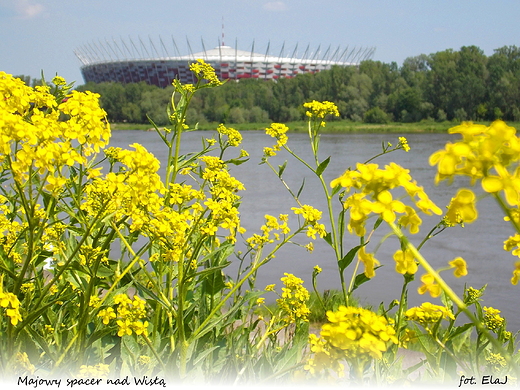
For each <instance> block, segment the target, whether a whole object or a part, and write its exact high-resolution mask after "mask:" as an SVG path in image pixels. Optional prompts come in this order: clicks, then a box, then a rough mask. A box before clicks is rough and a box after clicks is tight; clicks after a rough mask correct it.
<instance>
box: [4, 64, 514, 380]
mask: <svg viewBox="0 0 520 390" xmlns="http://www.w3.org/2000/svg"><path fill="white" fill-rule="evenodd" d="M190 70H191V71H192V72H193V74H194V77H195V80H196V81H195V82H194V83H193V84H182V83H180V82H179V81H178V80H174V81H173V87H174V93H173V94H172V98H171V101H170V103H169V105H168V108H167V110H168V115H169V118H170V126H167V127H165V128H159V127H157V126H156V125H155V124H153V120H152V119H153V118H150V120H151V122H152V124H153V126H154V129H155V131H156V133H157V136H158V137H159V138H160V139H161V140H162V142H163V144H164V147H165V149H166V151H167V157H166V160H165V161H164V162H163V163H164V174H162V175H161V174H160V166H161V164H162V163H161V162H159V160H158V159H157V158H156V157H155V156H154V155H153V154H152V153H150V152H149V151H148V150H147V149H146V148H145V147H144V146H142V145H140V144H132V145H129V148H128V149H123V148H114V147H110V146H109V142H110V136H111V130H110V125H109V122H108V120H107V118H106V114H105V112H104V110H103V109H102V108H101V106H100V105H99V96H98V95H96V94H93V93H90V92H84V93H81V92H77V91H74V90H73V88H72V85H71V84H67V83H66V81H65V80H64V79H63V78H62V77H60V76H56V77H55V78H53V80H52V83H51V84H47V83H46V82H45V80H44V81H43V83H42V85H40V86H36V87H34V88H31V87H28V86H26V85H25V84H24V83H23V82H22V81H21V80H19V79H17V78H14V77H12V76H11V75H8V74H6V73H3V72H1V73H0V91H1V93H2V97H3V98H2V99H0V182H1V183H2V186H1V187H0V371H1V372H2V374H6V375H9V374H15V373H19V374H26V375H28V374H31V375H33V374H35V373H37V374H38V375H44V376H45V375H50V376H51V375H75V376H78V377H81V378H90V377H101V378H108V377H113V378H118V377H121V376H124V375H148V376H150V375H161V376H165V377H167V378H168V379H171V380H177V381H180V382H187V381H199V380H202V381H206V382H209V381H211V382H213V383H226V382H232V383H234V384H240V383H246V382H252V381H258V380H259V379H262V380H275V379H276V380H281V379H283V380H295V379H296V378H302V377H303V378H308V377H311V378H322V379H325V378H328V377H331V376H335V377H336V378H341V377H343V376H346V377H347V378H348V379H349V380H353V381H356V382H357V383H360V384H361V383H366V382H369V383H374V382H378V381H381V380H383V379H385V378H386V379H388V378H390V377H391V376H392V375H393V374H392V373H393V372H395V370H397V368H396V367H398V366H399V365H398V364H397V362H398V358H397V352H398V349H399V348H409V347H412V346H413V347H415V348H417V349H419V350H420V351H421V352H423V353H424V355H425V356H426V361H427V363H425V365H426V364H427V365H428V370H429V372H431V375H432V376H439V375H440V376H443V375H444V376H451V377H453V376H454V375H456V371H455V369H454V368H453V367H462V368H463V369H467V372H469V371H470V370H471V369H474V370H481V367H482V366H486V367H488V368H489V369H492V370H494V372H502V373H506V372H511V370H512V369H513V367H514V366H515V362H517V360H518V356H517V355H515V354H514V348H515V337H514V336H513V335H512V334H511V333H510V332H508V331H507V330H506V327H507V322H506V320H505V318H503V317H502V316H501V315H500V311H498V310H497V309H494V308H491V307H487V306H486V307H482V306H481V304H480V300H481V296H482V294H483V291H484V288H482V289H480V290H476V289H473V288H471V287H469V288H466V289H465V290H464V293H463V297H462V298H460V297H458V296H457V294H455V293H454V292H453V290H452V289H451V288H450V286H448V284H447V283H446V282H445V281H444V279H443V278H442V277H441V276H440V273H441V272H453V274H454V276H455V277H464V276H465V275H467V273H468V267H467V264H466V261H465V260H464V259H463V258H462V257H456V258H455V259H453V260H451V261H450V260H449V259H446V266H445V267H443V268H441V269H434V268H433V267H432V266H431V265H430V263H429V262H428V261H427V260H426V259H425V258H424V257H423V256H422V255H421V253H420V249H421V247H422V246H423V245H424V244H425V243H426V242H427V241H428V240H430V239H432V238H433V237H435V236H436V235H438V234H439V233H441V232H442V231H443V230H445V229H447V228H451V227H453V226H457V225H463V224H464V223H472V222H474V221H475V220H476V219H477V217H478V212H477V209H476V206H475V204H476V201H477V198H476V196H475V195H474V193H473V192H472V191H471V190H469V189H460V190H459V191H458V192H457V193H456V194H455V195H454V197H453V198H452V200H451V202H450V204H449V205H448V206H447V208H446V210H447V211H446V212H445V213H444V215H443V212H442V210H441V208H439V207H438V206H437V205H436V204H435V203H434V202H432V201H431V199H430V198H429V197H428V195H427V194H426V192H425V190H424V188H423V187H422V186H420V185H419V184H418V183H417V182H416V181H415V180H413V178H412V177H411V175H410V172H409V170H407V169H405V168H404V167H401V166H399V165H398V164H395V163H389V164H387V165H386V166H384V167H381V166H379V165H378V164H377V163H376V162H374V160H375V159H376V158H377V157H379V156H380V155H384V154H387V153H390V152H395V151H398V150H403V151H405V152H409V151H410V150H411V149H410V145H409V144H408V141H407V140H406V138H405V137H399V139H398V142H397V144H396V146H393V145H392V144H390V143H387V144H384V143H383V144H382V151H381V153H380V154H378V155H376V156H373V157H371V158H369V159H368V160H366V161H365V162H364V163H361V162H360V163H358V164H356V165H355V167H350V168H347V169H346V170H345V171H344V173H343V174H341V175H340V176H339V177H337V178H335V179H333V180H332V181H330V180H329V179H325V171H326V170H327V167H328V166H329V164H330V162H331V157H327V158H325V159H322V158H321V157H320V152H319V146H320V132H321V131H322V129H323V127H324V126H326V120H328V118H329V117H330V116H333V117H334V116H339V112H338V110H337V107H336V106H335V105H334V103H332V102H328V101H325V102H318V101H313V102H309V103H305V104H304V108H305V109H306V110H307V111H306V115H307V117H308V121H309V122H308V136H309V145H310V150H311V153H312V154H311V156H312V157H311V158H310V160H306V159H304V158H302V157H300V156H298V155H297V154H296V153H294V152H293V151H292V149H291V148H290V146H289V145H290V142H289V141H290V140H289V135H288V134H289V128H288V127H287V126H286V125H284V124H281V123H273V124H272V125H271V126H270V127H268V128H267V129H266V133H267V134H268V135H269V136H271V137H272V138H273V139H274V140H275V141H274V144H273V145H272V146H270V147H266V148H264V155H263V158H262V161H261V163H263V164H266V165H267V166H268V167H269V168H270V169H272V170H273V171H274V172H275V174H276V175H277V176H278V177H279V179H280V181H281V183H282V185H283V186H284V187H285V188H286V189H287V190H288V191H289V193H290V194H291V195H292V197H293V198H294V201H295V204H294V207H292V208H291V209H290V210H287V211H286V212H285V213H282V214H277V215H270V214H266V215H265V216H264V223H263V225H262V226H260V227H259V229H258V231H256V232H246V230H245V229H244V228H243V225H242V216H241V213H240V202H241V197H242V194H243V193H244V191H246V188H245V186H244V184H243V183H241V182H240V181H239V180H238V179H237V178H235V177H233V175H232V166H233V165H240V164H243V163H246V162H247V161H248V160H249V155H248V153H247V151H245V150H240V149H239V148H240V145H241V142H242V135H241V134H240V132H238V131H237V130H235V129H233V128H231V127H228V126H226V125H225V124H220V125H218V126H217V128H216V132H215V133H214V135H213V137H210V138H203V139H202V146H201V148H200V150H198V151H191V152H190V153H188V154H181V152H180V151H181V144H182V139H183V135H184V134H185V133H186V132H188V131H192V130H195V129H196V128H197V127H196V125H195V126H193V127H190V125H189V124H188V123H187V121H186V114H187V111H188V108H189V105H190V102H191V101H192V99H193V96H194V95H195V94H196V93H198V91H200V90H202V89H207V88H215V87H219V86H220V85H221V84H222V82H221V81H220V80H219V79H218V78H217V76H216V73H215V71H214V69H213V68H212V67H211V66H209V65H208V64H206V63H205V62H204V61H203V60H197V61H196V62H195V63H193V64H192V65H191V66H190ZM513 130H514V129H512V128H510V127H508V126H506V125H505V124H503V123H502V122H495V123H493V124H492V125H491V126H490V127H480V126H475V125H468V124H463V125H461V126H459V127H456V128H454V129H452V132H455V133H460V134H462V136H463V139H462V141H460V142H457V143H455V144H448V145H447V146H446V149H445V150H442V151H439V152H437V153H435V154H434V155H433V156H432V157H431V159H430V162H431V163H432V164H436V165H438V174H437V178H436V180H437V181H441V180H444V179H451V178H452V177H454V176H455V175H466V176H469V177H470V178H471V179H472V182H474V183H476V182H480V183H481V185H482V187H483V189H484V191H485V192H487V193H490V194H492V196H494V197H495V198H496V199H497V200H498V202H499V204H500V205H501V206H502V209H503V210H504V212H505V215H506V219H507V220H508V221H509V222H510V223H511V224H512V225H513V227H514V228H515V230H516V235H513V236H511V237H510V238H509V239H507V240H506V241H505V242H504V249H506V250H508V251H512V253H513V255H515V256H516V255H518V254H519V253H520V249H519V248H518V246H519V243H520V238H519V237H520V229H519V228H518V227H519V226H520V217H519V215H520V213H519V212H518V201H519V199H520V197H519V196H518V191H519V188H520V187H519V186H518V185H517V184H518V183H516V180H517V178H516V177H517V176H518V174H517V170H518V169H517V168H516V167H515V165H514V164H515V163H516V162H517V161H518V160H519V159H520V157H519V156H518V153H519V151H520V147H519V145H520V142H519V141H518V139H517V138H516V136H515V135H514V131H513ZM282 152H287V153H288V154H289V155H291V156H293V157H294V158H295V159H296V160H298V161H299V162H300V163H302V164H303V165H304V166H305V167H306V168H307V169H308V170H309V172H310V173H311V175H313V176H314V177H315V178H316V179H317V180H318V181H319V182H320V184H321V187H322V191H323V195H324V197H325V200H326V209H324V210H318V209H317V208H315V207H314V206H313V205H309V204H304V203H302V202H301V201H300V195H301V193H302V191H303V190H304V185H303V184H304V183H303V184H302V186H301V187H300V189H299V190H298V191H293V190H292V189H291V188H290V187H289V186H288V185H287V183H286V182H285V180H284V176H283V175H284V172H285V168H286V166H287V162H285V163H284V164H282V165H280V166H278V167H277V169H276V168H275V167H274V166H273V165H272V164H271V160H270V158H271V157H272V156H275V155H277V154H279V153H282ZM433 214H435V215H439V222H438V224H437V225H435V226H434V227H433V228H432V229H431V230H430V231H429V232H428V233H427V234H426V235H425V237H424V238H423V240H422V241H421V242H420V244H419V245H417V246H415V245H413V244H412V243H411V241H410V240H409V239H408V237H407V236H406V235H405V233H404V232H405V231H408V232H409V234H411V235H417V234H418V233H420V232H421V229H422V227H423V220H422V217H423V216H424V215H433ZM372 220H375V221H374V222H373V223H372ZM385 225H386V226H387V227H388V228H389V231H390V233H388V235H387V236H389V235H393V236H395V237H397V240H395V241H394V244H395V243H397V244H396V245H394V246H393V247H390V245H391V243H390V244H388V243H386V242H385V249H386V248H387V244H388V247H389V249H388V253H390V256H391V257H393V262H392V264H391V266H392V267H393V268H394V267H395V271H396V272H397V273H398V274H400V275H402V277H403V287H402V293H401V296H400V297H392V298H393V299H392V300H391V301H390V302H387V303H386V305H385V304H384V303H383V304H381V306H380V307H379V308H377V309H376V310H372V309H366V308H360V307H357V306H356V305H355V300H354V297H353V293H354V291H355V290H356V289H357V288H358V287H359V286H360V285H362V284H364V283H367V282H370V281H371V280H372V279H375V278H377V277H378V276H377V269H378V268H379V267H380V266H382V265H385V264H384V263H385V257H388V256H384V254H381V252H378V250H379V249H380V247H382V246H381V245H382V243H381V245H377V246H374V245H373V244H371V239H372V237H373V233H374V231H375V230H377V229H379V228H380V227H381V226H385ZM386 238H387V237H385V240H386ZM320 239H323V240H324V241H325V242H326V243H327V244H328V245H329V246H330V247H331V248H332V251H333V253H334V256H333V258H334V266H335V267H336V268H337V270H338V278H339V282H340V284H341V304H340V305H336V304H335V306H334V307H333V310H329V311H328V312H327V322H326V323H324V324H320V325H321V329H320V331H319V334H314V333H311V334H310V332H309V318H311V314H312V313H311V308H310V305H309V298H310V294H309V292H308V290H307V288H306V287H304V281H303V280H302V279H300V278H298V277H297V276H295V275H293V274H290V273H285V274H284V276H282V278H281V282H282V284H283V287H281V288H280V289H279V290H278V291H277V290H276V286H275V285H274V284H272V285H268V286H267V287H265V288H258V287H257V286H256V278H257V275H258V272H259V270H260V268H261V267H264V266H266V265H267V264H268V263H270V262H272V261H276V260H275V258H276V254H277V253H278V251H279V250H280V249H281V248H282V247H283V246H285V245H287V244H294V243H297V246H296V249H295V250H307V251H309V252H311V251H312V250H313V249H314V245H313V241H314V240H320ZM302 240H304V243H303V244H302V243H298V242H299V241H300V242H301V241H302ZM239 245H240V247H239ZM298 246H299V248H298ZM392 254H393V255H392ZM232 261H235V262H236V264H237V267H234V268H235V269H234V270H233V271H232V272H231V271H230V269H231V267H229V266H230V264H231V262H232ZM321 266H324V264H320V265H317V266H316V267H315V268H314V272H313V276H312V287H313V289H314V292H315V293H316V296H317V301H318V302H319V304H321V305H322V306H323V309H324V310H325V306H326V305H325V302H324V301H325V300H324V299H322V298H321V294H320V292H319V285H318V279H319V278H318V276H319V275H320V273H321V270H322V268H321ZM360 268H361V269H360ZM347 271H349V272H350V279H349V277H348V274H347ZM416 275H420V276H418V278H420V282H421V285H420V287H419V288H418V290H417V293H418V294H424V296H428V295H429V296H431V297H433V298H440V299H441V303H442V305H436V304H433V303H429V302H426V303H424V304H422V305H421V306H418V307H415V308H408V293H409V291H408V286H409V284H410V283H411V282H412V281H413V280H414V278H415V277H416ZM519 278H520V262H517V263H516V264H515V269H514V270H513V276H512V279H511V281H512V283H513V284H516V283H517V282H518V279H519ZM264 294H266V296H264ZM273 294H277V295H278V298H277V299H276V300H275V302H276V307H275V308H270V307H269V305H267V304H266V299H267V298H266V297H267V296H269V295H273ZM426 294H428V295H426ZM259 308H262V310H263V311H258V310H259ZM462 314H465V315H466V316H467V317H469V319H470V322H468V323H465V324H462V325H459V324H458V323H456V321H457V320H458V319H459V318H460V316H461V315H462ZM443 321H444V322H443ZM459 321H460V320H459ZM472 332H475V333H476V336H477V337H476V343H475V344H474V345H473V346H474V348H473V349H471V348H469V349H468V348H466V347H467V345H466V344H464V341H465V340H469V339H470V335H471V334H472ZM462 336H464V337H462ZM458 340H463V341H458ZM462 351H464V353H465V355H464V357H465V359H461V356H463V354H462ZM468 351H469V352H468ZM482 352H484V354H482ZM447 362H448V363H453V364H451V365H449V364H447ZM448 366H449V368H447V367H448ZM373 378H376V379H373Z"/></svg>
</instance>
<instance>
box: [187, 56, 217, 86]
mask: <svg viewBox="0 0 520 390" xmlns="http://www.w3.org/2000/svg"><path fill="white" fill-rule="evenodd" d="M190 70H191V71H192V72H193V73H194V74H195V76H196V77H197V79H198V80H206V81H207V83H208V85H210V86H212V87H213V86H215V87H216V86H219V85H222V82H221V81H220V80H219V79H218V77H217V74H216V73H215V69H213V67H212V66H211V65H210V64H207V63H206V62H205V61H204V60H202V59H198V60H197V62H194V63H192V64H190Z"/></svg>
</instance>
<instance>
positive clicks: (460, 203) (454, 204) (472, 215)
mask: <svg viewBox="0 0 520 390" xmlns="http://www.w3.org/2000/svg"><path fill="white" fill-rule="evenodd" d="M475 202H476V197H475V194H474V193H473V191H471V190H468V189H465V188H462V189H460V190H458V191H457V194H456V195H455V197H454V198H452V199H451V202H450V204H449V205H448V211H447V212H446V219H447V220H448V222H449V223H451V224H454V225H455V224H458V223H471V222H473V221H475V220H476V219H477V216H478V212H477V209H476V207H475Z"/></svg>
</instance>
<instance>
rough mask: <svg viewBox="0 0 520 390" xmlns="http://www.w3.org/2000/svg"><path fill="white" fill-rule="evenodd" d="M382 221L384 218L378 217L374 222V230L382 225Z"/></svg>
mask: <svg viewBox="0 0 520 390" xmlns="http://www.w3.org/2000/svg"><path fill="white" fill-rule="evenodd" d="M382 222H383V218H381V217H379V218H378V219H377V221H376V222H375V223H374V229H373V230H376V229H377V228H378V227H379V226H380V225H381V223H382Z"/></svg>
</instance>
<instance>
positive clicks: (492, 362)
mask: <svg viewBox="0 0 520 390" xmlns="http://www.w3.org/2000/svg"><path fill="white" fill-rule="evenodd" d="M486 363H487V364H488V366H490V367H491V368H492V369H493V370H494V371H500V370H501V369H502V368H504V367H505V366H506V365H507V362H506V359H505V358H504V357H503V356H502V355H501V354H499V353H492V352H489V355H488V356H487V357H486Z"/></svg>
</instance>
